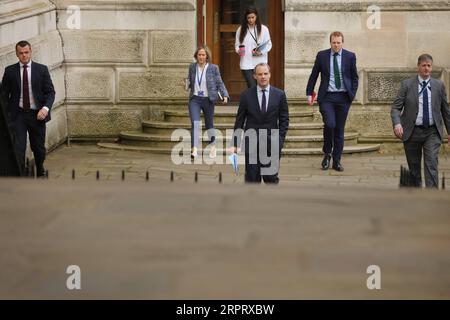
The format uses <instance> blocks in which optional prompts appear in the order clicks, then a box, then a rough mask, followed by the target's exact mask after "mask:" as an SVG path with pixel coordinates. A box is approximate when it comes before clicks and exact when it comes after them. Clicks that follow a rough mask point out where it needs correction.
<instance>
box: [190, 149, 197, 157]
mask: <svg viewBox="0 0 450 320" xmlns="http://www.w3.org/2000/svg"><path fill="white" fill-rule="evenodd" d="M197 156H198V153H197V148H196V147H193V148H192V152H191V157H192V158H197Z"/></svg>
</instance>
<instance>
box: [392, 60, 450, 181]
mask: <svg viewBox="0 0 450 320" xmlns="http://www.w3.org/2000/svg"><path fill="white" fill-rule="evenodd" d="M417 69H418V75H417V76H415V77H413V78H410V79H407V80H404V81H403V82H402V84H401V87H400V91H399V93H398V96H397V98H396V99H395V100H394V103H393V104H392V109H391V118H392V124H393V126H394V134H395V135H396V136H397V138H399V139H401V140H402V141H403V145H404V148H405V155H406V159H407V161H408V167H409V170H410V172H411V174H412V176H413V177H414V183H415V186H416V187H421V186H422V170H421V161H422V153H423V157H424V168H425V169H424V172H425V186H426V187H427V188H437V187H438V181H439V177H438V155H439V149H440V147H441V143H442V138H443V136H444V131H443V126H444V124H445V127H446V129H447V133H448V134H449V145H450V108H449V106H448V101H447V95H446V92H445V86H444V83H443V82H442V81H440V80H438V79H433V78H431V76H430V75H431V71H432V69H433V58H432V57H431V56H430V55H429V54H422V55H421V56H419V59H418V62H417Z"/></svg>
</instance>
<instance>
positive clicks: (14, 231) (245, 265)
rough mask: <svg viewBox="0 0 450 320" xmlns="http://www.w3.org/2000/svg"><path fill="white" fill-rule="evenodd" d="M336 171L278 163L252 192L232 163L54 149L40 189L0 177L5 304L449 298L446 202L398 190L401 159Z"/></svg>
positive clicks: (365, 159)
mask: <svg viewBox="0 0 450 320" xmlns="http://www.w3.org/2000/svg"><path fill="white" fill-rule="evenodd" d="M441 159H442V161H441V168H442V169H443V170H444V171H446V172H449V171H450V170H449V169H450V168H449V162H450V161H449V159H448V158H446V157H445V156H443V157H442V158H441ZM344 160H345V161H344V165H345V167H346V171H345V172H344V173H335V172H333V171H329V172H323V171H321V170H320V168H319V164H320V157H306V158H285V159H284V160H283V163H282V174H281V177H282V181H283V182H282V183H281V184H280V185H279V186H255V185H251V186H249V185H245V184H243V183H242V175H240V176H237V177H236V176H235V175H234V174H233V172H232V170H231V166H230V165H214V166H207V165H183V166H175V165H173V164H172V163H171V162H170V160H168V159H167V156H164V155H150V154H145V153H133V152H120V151H111V150H104V149H98V148H97V147H96V146H92V145H91V146H89V145H88V146H86V145H72V146H71V147H61V148H60V149H58V150H56V151H54V152H52V153H50V154H49V157H48V161H47V168H48V169H49V172H50V179H49V180H45V179H44V180H43V179H38V180H35V179H0V203H1V211H0V252H1V253H2V254H1V255H0V270H1V272H0V299H394V298H397V299H398V298H399V299H450V273H449V270H450V210H449V208H450V197H449V194H448V192H443V191H441V190H415V189H401V190H399V189H398V187H397V184H398V177H397V172H398V168H399V166H400V164H401V163H402V162H403V157H402V156H401V155H397V156H378V155H371V156H370V157H369V156H367V155H364V156H358V155H357V156H345V158H344ZM73 168H74V169H76V179H75V181H72V180H71V170H72V169H73ZM96 170H101V176H100V180H101V181H96V180H95V172H96ZM121 170H126V179H125V181H121ZM146 170H149V173H150V180H149V181H148V182H147V181H145V172H146ZM171 170H173V171H175V172H176V174H175V181H174V182H173V183H171V182H169V175H170V171H171ZM195 170H197V171H198V172H199V173H200V175H199V182H198V183H197V184H195V183H193V178H194V174H193V173H194V172H195ZM219 171H222V172H223V184H221V185H220V184H218V181H217V180H218V172H219ZM449 176H450V174H449ZM70 265H77V266H79V267H80V269H81V290H74V291H71V290H68V289H67V287H66V281H67V279H68V277H69V275H68V274H66V269H67V267H68V266H70ZM373 265H376V266H378V267H379V268H380V270H381V278H380V279H381V290H369V289H368V288H367V279H368V277H369V276H370V274H368V273H367V268H368V267H369V266H373Z"/></svg>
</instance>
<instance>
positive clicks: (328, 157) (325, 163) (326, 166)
mask: <svg viewBox="0 0 450 320" xmlns="http://www.w3.org/2000/svg"><path fill="white" fill-rule="evenodd" d="M330 161H331V154H329V153H326V154H325V155H324V156H323V160H322V170H328V169H329V168H330Z"/></svg>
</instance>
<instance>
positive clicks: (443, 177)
mask: <svg viewBox="0 0 450 320" xmlns="http://www.w3.org/2000/svg"><path fill="white" fill-rule="evenodd" d="M442 190H445V173H442Z"/></svg>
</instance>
